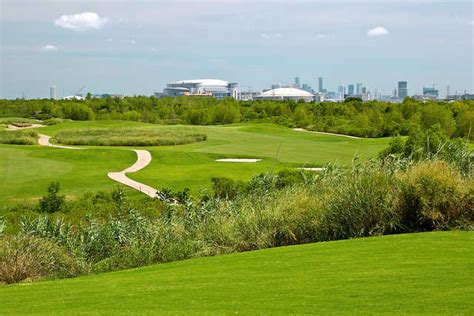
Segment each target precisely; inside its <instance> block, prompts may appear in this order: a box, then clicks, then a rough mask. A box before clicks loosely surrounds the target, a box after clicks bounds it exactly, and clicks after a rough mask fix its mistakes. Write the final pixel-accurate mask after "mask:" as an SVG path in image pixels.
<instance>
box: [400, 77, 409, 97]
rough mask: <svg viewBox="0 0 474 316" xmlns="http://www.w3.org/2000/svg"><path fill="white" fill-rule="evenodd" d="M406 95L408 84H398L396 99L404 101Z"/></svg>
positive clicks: (401, 82) (404, 82) (403, 82)
mask: <svg viewBox="0 0 474 316" xmlns="http://www.w3.org/2000/svg"><path fill="white" fill-rule="evenodd" d="M407 95H408V84H407V82H406V81H399V82H398V98H399V99H405V98H406V96H407Z"/></svg>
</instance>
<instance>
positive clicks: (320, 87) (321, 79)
mask: <svg viewBox="0 0 474 316" xmlns="http://www.w3.org/2000/svg"><path fill="white" fill-rule="evenodd" d="M318 92H320V93H322V92H323V77H319V78H318Z"/></svg>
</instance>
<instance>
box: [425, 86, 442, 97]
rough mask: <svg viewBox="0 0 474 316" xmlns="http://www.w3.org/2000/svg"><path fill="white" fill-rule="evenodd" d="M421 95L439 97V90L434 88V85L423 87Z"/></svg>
mask: <svg viewBox="0 0 474 316" xmlns="http://www.w3.org/2000/svg"><path fill="white" fill-rule="evenodd" d="M423 95H424V96H428V97H433V98H436V99H437V98H438V97H439V90H437V89H435V88H434V87H433V88H431V87H423Z"/></svg>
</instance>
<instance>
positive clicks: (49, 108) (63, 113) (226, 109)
mask: <svg viewBox="0 0 474 316" xmlns="http://www.w3.org/2000/svg"><path fill="white" fill-rule="evenodd" d="M0 117H25V118H36V119H41V120H45V119H50V118H62V119H72V120H110V119H112V120H129V121H142V122H147V123H155V124H192V125H215V124H232V123H240V122H267V123H276V124H279V125H284V126H288V127H302V128H306V129H309V130H316V131H324V132H332V133H341V134H347V135H355V136H360V137H385V136H397V135H402V136H403V135H410V133H412V132H413V131H416V130H420V129H421V130H427V129H429V128H430V127H432V126H433V125H435V124H439V126H440V127H441V129H442V130H443V131H444V132H445V133H446V134H447V135H448V136H449V137H462V138H467V139H471V140H473V139H474V131H473V129H474V101H470V100H465V101H455V102H444V101H429V102H422V101H418V100H414V99H412V98H406V99H405V100H404V101H403V102H402V103H390V102H384V101H369V102H362V100H360V99H357V98H353V99H350V100H346V101H345V102H340V103H332V102H322V103H319V102H311V103H306V102H302V101H301V102H297V101H271V100H254V101H238V100H234V99H224V100H217V99H214V98H203V97H178V98H160V99H159V98H156V97H145V96H135V97H125V98H106V99H99V98H86V99H85V100H49V99H35V100H20V99H17V100H0Z"/></svg>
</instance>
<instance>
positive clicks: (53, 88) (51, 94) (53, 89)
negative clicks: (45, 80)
mask: <svg viewBox="0 0 474 316" xmlns="http://www.w3.org/2000/svg"><path fill="white" fill-rule="evenodd" d="M49 98H50V99H52V100H56V86H55V85H52V86H51V87H49Z"/></svg>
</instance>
